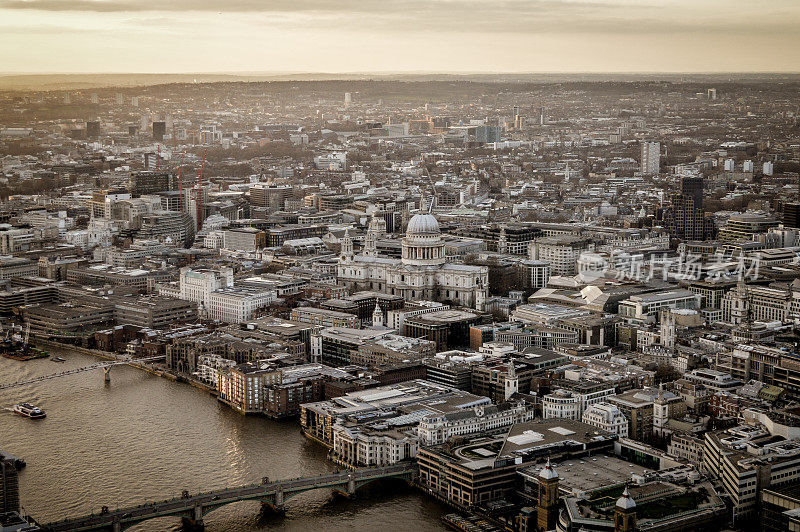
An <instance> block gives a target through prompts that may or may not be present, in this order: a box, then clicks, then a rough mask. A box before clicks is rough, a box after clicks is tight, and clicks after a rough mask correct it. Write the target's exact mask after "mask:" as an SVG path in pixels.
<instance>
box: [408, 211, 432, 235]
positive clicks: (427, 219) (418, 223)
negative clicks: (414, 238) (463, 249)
mask: <svg viewBox="0 0 800 532" xmlns="http://www.w3.org/2000/svg"><path fill="white" fill-rule="evenodd" d="M440 233H441V231H440V230H439V222H437V221H436V218H435V217H434V216H433V215H432V214H415V215H414V216H413V217H412V218H411V221H409V222H408V227H407V228H406V235H438V234H440Z"/></svg>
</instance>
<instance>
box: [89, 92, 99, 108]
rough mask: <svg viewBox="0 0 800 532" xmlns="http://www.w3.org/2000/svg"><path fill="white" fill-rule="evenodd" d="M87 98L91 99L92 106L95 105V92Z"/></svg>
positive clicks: (96, 100)
mask: <svg viewBox="0 0 800 532" xmlns="http://www.w3.org/2000/svg"><path fill="white" fill-rule="evenodd" d="M89 98H90V99H91V101H92V104H94V105H97V102H98V99H97V93H96V92H93V93H92V94H91V96H89Z"/></svg>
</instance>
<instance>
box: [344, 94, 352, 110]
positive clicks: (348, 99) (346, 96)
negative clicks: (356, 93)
mask: <svg viewBox="0 0 800 532" xmlns="http://www.w3.org/2000/svg"><path fill="white" fill-rule="evenodd" d="M351 103H353V95H352V94H350V93H349V92H345V93H344V106H345V107H350V104H351Z"/></svg>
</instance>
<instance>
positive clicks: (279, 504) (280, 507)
mask: <svg viewBox="0 0 800 532" xmlns="http://www.w3.org/2000/svg"><path fill="white" fill-rule="evenodd" d="M275 509H276V510H277V511H279V512H284V511H285V510H286V501H285V498H284V496H283V489H282V488H278V491H277V492H275Z"/></svg>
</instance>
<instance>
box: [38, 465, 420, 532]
mask: <svg viewBox="0 0 800 532" xmlns="http://www.w3.org/2000/svg"><path fill="white" fill-rule="evenodd" d="M413 471H414V465H413V464H411V463H402V464H395V465H392V466H386V467H377V468H369V469H359V470H355V471H344V472H341V473H332V474H328V475H320V476H317V477H302V478H295V479H288V480H280V481H277V482H271V483H269V484H251V485H247V486H239V487H235V488H225V489H221V490H214V491H209V492H206V493H199V494H197V495H192V496H190V497H185V498H173V499H169V500H165V501H160V502H153V503H146V504H141V505H139V506H133V507H130V508H122V509H118V510H113V511H110V512H108V513H105V514H92V515H88V516H84V517H77V518H70V519H66V520H63V521H58V522H54V523H50V524H48V525H45V529H46V530H50V531H53V532H60V531H67V530H70V531H78V530H84V531H86V530H102V529H108V528H110V527H111V526H112V525H113V524H114V523H115V522H119V523H121V524H126V525H132V524H134V523H138V522H141V521H146V520H148V519H153V518H156V517H164V516H170V515H191V514H192V512H193V511H194V509H195V507H197V506H200V507H202V508H216V507H219V506H223V505H225V504H230V503H233V502H238V501H245V500H271V499H272V498H273V497H274V496H275V495H276V494H277V493H278V492H279V491H282V492H283V493H284V494H286V495H291V494H294V493H300V492H303V491H310V490H313V489H319V488H336V487H341V486H346V485H347V483H348V482H349V481H350V479H351V478H352V479H353V481H355V482H356V483H357V484H358V483H365V482H367V481H371V480H376V479H379V478H390V477H403V476H408V475H410V474H412V472H413Z"/></svg>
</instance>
